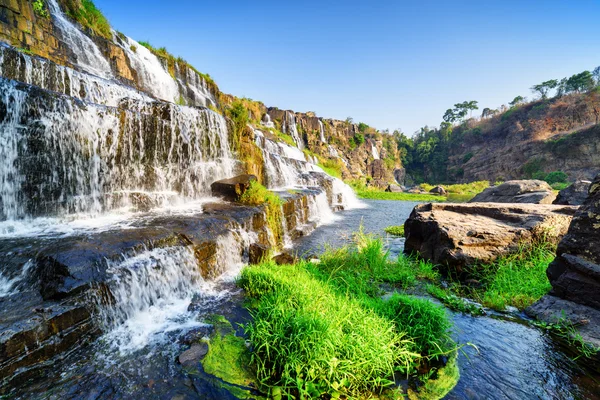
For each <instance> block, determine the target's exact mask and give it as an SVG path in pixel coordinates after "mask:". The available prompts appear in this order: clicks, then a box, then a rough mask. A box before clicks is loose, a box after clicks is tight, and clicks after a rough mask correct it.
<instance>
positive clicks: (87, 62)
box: [48, 0, 112, 78]
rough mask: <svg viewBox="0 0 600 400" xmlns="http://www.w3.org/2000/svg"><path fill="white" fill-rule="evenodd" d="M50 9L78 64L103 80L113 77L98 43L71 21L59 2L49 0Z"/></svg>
mask: <svg viewBox="0 0 600 400" xmlns="http://www.w3.org/2000/svg"><path fill="white" fill-rule="evenodd" d="M48 7H49V8H50V11H51V13H52V16H53V17H54V23H55V26H56V28H57V29H58V31H59V32H60V34H61V37H62V39H63V41H64V43H65V45H66V47H67V48H68V49H69V50H70V51H71V52H72V53H73V55H74V56H75V57H76V59H77V62H76V64H77V65H78V66H79V67H80V68H81V69H82V70H84V71H86V72H89V73H90V74H94V75H98V76H100V77H103V78H110V77H112V71H111V69H110V64H109V63H108V61H107V60H106V58H104V56H103V55H102V53H101V52H100V49H99V48H98V46H97V45H96V43H94V41H93V40H92V39H90V38H89V37H88V36H86V35H85V34H84V33H83V32H82V31H81V30H79V29H78V28H77V27H76V26H75V25H74V24H73V23H72V22H71V21H69V19H68V18H67V16H66V15H65V14H64V13H63V12H62V10H61V9H60V6H59V5H58V2H57V0H48Z"/></svg>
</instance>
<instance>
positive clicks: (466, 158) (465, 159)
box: [463, 152, 473, 164]
mask: <svg viewBox="0 0 600 400" xmlns="http://www.w3.org/2000/svg"><path fill="white" fill-rule="evenodd" d="M471 158H473V153H471V152H469V153H467V154H465V156H464V157H463V163H465V164H466V163H467V162H469V160H470V159H471Z"/></svg>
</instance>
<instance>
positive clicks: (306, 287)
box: [238, 233, 455, 398]
mask: <svg viewBox="0 0 600 400" xmlns="http://www.w3.org/2000/svg"><path fill="white" fill-rule="evenodd" d="M355 242H356V243H355V245H354V246H350V247H344V248H341V249H337V250H328V251H326V252H325V254H323V255H322V256H321V259H320V261H319V262H318V263H308V262H301V263H299V264H296V265H292V266H277V265H275V264H273V263H264V264H261V265H258V266H251V267H247V268H245V269H244V270H243V271H242V274H241V277H240V280H239V282H238V283H239V285H240V286H241V287H243V288H244V289H245V291H246V294H247V295H248V296H249V297H250V298H251V299H252V302H251V304H252V307H253V308H252V310H251V312H252V314H253V322H251V323H250V324H249V325H248V326H247V327H246V331H247V332H248V333H249V337H250V341H251V343H252V347H253V349H254V352H253V356H252V357H253V358H252V359H253V362H254V364H255V365H256V366H257V371H258V377H259V381H260V382H261V383H262V384H264V385H266V386H267V387H270V388H276V390H280V391H281V392H282V393H284V394H285V395H289V396H294V397H298V398H301V397H303V396H304V397H312V398H317V397H320V396H332V397H336V398H337V397H339V396H350V397H364V396H365V395H366V396H370V395H371V394H372V393H380V392H381V391H382V390H385V389H386V388H389V384H390V381H389V379H392V377H393V373H394V371H400V372H403V373H405V374H407V375H408V374H415V373H417V371H419V370H422V368H425V369H430V371H432V370H431V367H432V366H433V365H436V362H437V360H439V359H438V357H439V356H440V355H441V354H451V353H452V352H453V351H454V348H455V344H454V342H452V340H451V339H450V336H449V328H450V322H449V320H448V317H447V315H446V313H445V311H444V309H443V308H442V307H440V306H438V305H435V304H433V303H432V302H431V301H428V300H425V299H418V298H414V297H410V296H406V295H399V294H395V295H392V296H391V297H387V296H382V295H383V294H384V292H383V290H382V289H381V287H382V285H384V284H385V285H388V286H389V285H391V286H396V287H408V286H410V285H413V284H414V283H415V282H416V279H417V277H419V278H422V277H424V278H428V279H429V278H437V272H436V271H435V270H434V268H433V266H432V265H431V264H429V263H425V262H415V261H414V260H412V259H409V258H406V257H401V258H400V259H399V260H397V261H391V260H389V259H388V255H387V253H386V252H385V251H384V246H383V243H382V241H381V240H380V239H377V238H375V237H372V236H367V235H364V234H362V233H359V234H357V236H356V238H355ZM434 368H435V367H434Z"/></svg>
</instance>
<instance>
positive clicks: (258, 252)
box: [248, 243, 269, 264]
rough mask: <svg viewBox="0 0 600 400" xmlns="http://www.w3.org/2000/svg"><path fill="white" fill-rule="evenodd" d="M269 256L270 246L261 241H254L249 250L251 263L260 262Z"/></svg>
mask: <svg viewBox="0 0 600 400" xmlns="http://www.w3.org/2000/svg"><path fill="white" fill-rule="evenodd" d="M268 256H269V247H268V246H265V245H263V244H260V243H252V244H251V245H250V249H249V250H248V262H249V263H250V264H260V263H261V262H263V261H264V260H266V259H267V257H268Z"/></svg>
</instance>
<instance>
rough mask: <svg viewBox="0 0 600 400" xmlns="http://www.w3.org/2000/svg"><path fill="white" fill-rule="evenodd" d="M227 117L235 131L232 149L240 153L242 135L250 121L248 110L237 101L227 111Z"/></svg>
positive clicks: (232, 136) (232, 138) (233, 132)
mask: <svg viewBox="0 0 600 400" xmlns="http://www.w3.org/2000/svg"><path fill="white" fill-rule="evenodd" d="M225 115H226V116H228V117H229V118H230V119H231V121H232V122H233V130H232V132H231V133H232V135H231V145H232V146H231V147H232V149H233V150H234V151H236V152H237V151H238V150H239V148H240V141H241V138H242V133H243V131H244V129H246V125H247V124H248V121H249V120H250V119H249V117H248V110H246V107H244V104H243V103H242V102H241V101H239V100H236V101H234V102H233V103H232V104H231V106H229V107H228V108H226V109H225Z"/></svg>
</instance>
